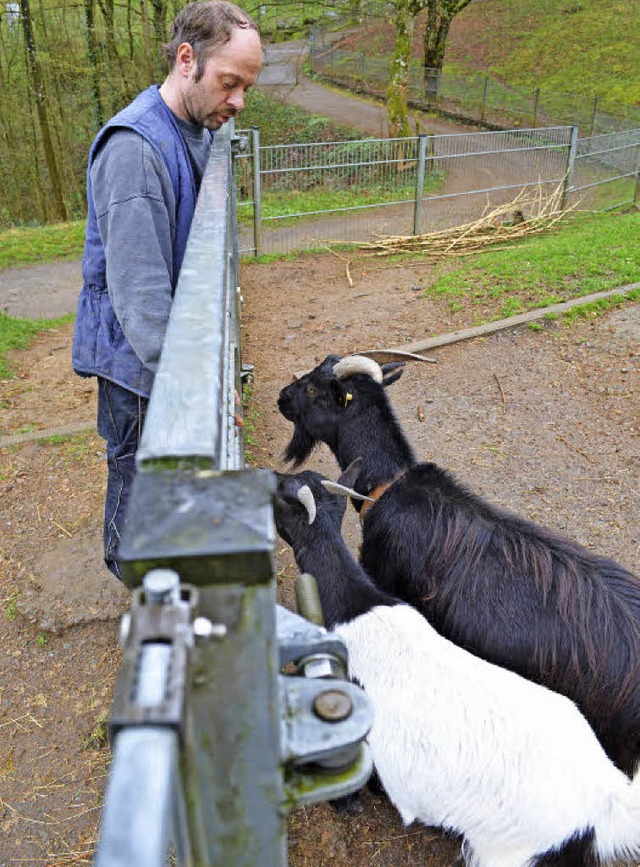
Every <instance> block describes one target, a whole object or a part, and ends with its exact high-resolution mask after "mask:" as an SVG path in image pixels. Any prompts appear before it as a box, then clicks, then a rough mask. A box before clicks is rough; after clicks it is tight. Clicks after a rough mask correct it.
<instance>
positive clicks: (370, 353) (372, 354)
mask: <svg viewBox="0 0 640 867" xmlns="http://www.w3.org/2000/svg"><path fill="white" fill-rule="evenodd" d="M358 355H364V356H366V357H367V358H372V359H373V360H374V361H377V362H378V364H384V363H385V362H387V361H427V362H429V364H437V361H436V359H435V358H428V357H427V356H426V355H416V353H415V352H404V351H403V350H402V349H364V350H363V351H362V352H359V353H358Z"/></svg>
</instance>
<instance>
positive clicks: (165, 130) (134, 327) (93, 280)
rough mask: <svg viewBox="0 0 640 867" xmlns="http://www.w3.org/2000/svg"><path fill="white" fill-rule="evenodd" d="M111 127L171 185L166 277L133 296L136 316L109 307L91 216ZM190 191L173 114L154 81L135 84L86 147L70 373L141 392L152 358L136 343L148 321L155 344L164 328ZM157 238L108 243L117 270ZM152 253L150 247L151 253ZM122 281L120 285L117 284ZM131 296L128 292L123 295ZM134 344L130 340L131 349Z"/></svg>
mask: <svg viewBox="0 0 640 867" xmlns="http://www.w3.org/2000/svg"><path fill="white" fill-rule="evenodd" d="M117 129H129V130H133V131H134V132H136V133H138V135H139V136H142V138H143V139H144V142H143V144H144V145H145V146H146V143H148V145H149V146H150V147H151V148H152V149H153V155H154V158H155V159H158V158H159V159H161V160H162V162H163V164H164V166H166V170H167V172H168V175H169V178H170V181H171V185H172V187H173V190H172V193H173V195H172V196H171V198H172V200H173V201H172V203H171V205H172V211H173V212H172V213H169V214H168V215H167V216H168V224H169V227H170V229H169V231H170V235H171V254H172V255H171V262H170V263H169V271H170V273H169V274H168V275H167V274H165V277H164V281H163V282H164V283H165V284H167V280H168V281H169V282H170V285H168V284H167V285H165V286H163V287H158V290H157V293H156V292H154V286H153V285H150V286H147V287H145V292H144V297H142V298H139V299H133V301H134V303H132V304H130V305H129V306H130V308H131V309H132V310H136V304H137V309H138V310H139V311H140V314H141V315H139V316H136V315H132V316H129V317H126V316H124V315H123V314H122V312H120V317H119V316H118V315H117V312H116V309H114V307H117V306H118V299H117V298H114V297H112V296H111V295H110V294H109V287H108V280H107V264H106V261H107V260H106V256H105V249H104V246H103V242H102V238H101V234H100V229H99V222H100V219H101V218H102V217H103V215H100V214H97V213H96V209H95V202H94V195H93V190H92V181H91V170H92V167H93V165H94V161H95V159H96V155H97V154H98V153H99V151H100V149H101V147H102V146H103V144H104V143H105V141H106V138H107V137H108V136H109V135H111V134H112V132H113V131H114V130H117ZM196 199H197V184H196V179H195V177H194V172H193V167H192V163H191V160H190V157H189V153H188V150H187V146H186V143H185V140H184V137H183V135H182V134H181V131H180V129H179V126H178V123H177V122H176V118H175V117H174V115H173V114H172V112H171V111H170V109H169V108H168V107H167V105H166V104H165V102H164V101H163V99H162V97H161V96H160V94H159V91H158V87H157V85H154V86H152V87H150V88H148V89H147V90H145V91H143V92H142V93H141V94H140V95H139V96H138V97H136V99H135V100H134V101H133V102H132V103H131V104H130V105H128V106H127V107H126V108H124V109H123V110H122V111H121V112H119V113H118V114H117V115H115V116H114V117H113V118H112V119H111V120H110V121H109V122H108V123H107V124H106V125H105V126H104V127H103V128H102V130H101V131H100V132H99V133H98V135H97V136H96V139H95V141H94V143H93V145H92V147H91V150H90V152H89V160H88V167H87V204H88V214H87V230H86V240H85V250H84V257H83V261H82V273H83V287H82V290H81V292H80V297H79V299H78V312H77V318H76V325H75V333H74V340H73V350H72V362H73V368H74V370H75V371H76V373H79V374H80V375H82V376H101V377H104V378H105V379H110V380H112V381H113V382H116V383H118V384H119V385H122V386H123V387H125V388H127V389H129V390H130V391H133V392H135V393H137V394H140V395H142V396H144V397H148V395H149V393H150V391H151V385H152V382H153V376H154V372H155V366H156V363H157V358H156V359H155V362H152V361H151V360H150V359H149V358H145V357H144V356H145V352H144V347H145V343H146V342H148V339H149V334H147V333H146V332H147V331H149V330H152V329H155V330H157V332H158V334H157V335H154V339H155V342H156V343H158V344H161V339H162V337H163V335H164V329H165V328H166V320H167V317H168V305H169V306H170V298H168V297H167V295H168V293H170V295H171V297H172V296H173V292H174V291H175V287H176V284H177V281H178V275H179V273H180V266H181V265H182V259H183V257H184V251H185V247H186V244H187V238H188V235H189V228H190V226H191V220H192V218H193V213H194V210H195V205H196ZM146 244H149V245H150V246H151V245H153V244H157V239H156V238H148V239H144V238H136V239H135V244H131V245H127V248H126V249H123V250H122V251H120V250H116V251H115V254H116V255H117V256H120V255H121V256H122V257H123V258H124V260H125V261H124V262H123V263H121V264H122V266H123V269H124V270H123V273H124V274H126V269H127V268H128V267H129V266H130V267H131V273H132V274H133V273H134V272H135V269H136V268H137V269H140V268H141V267H142V268H144V265H141V262H140V261H137V258H138V256H139V257H140V260H141V261H142V262H143V261H144V256H145V254H146V250H144V249H142V248H143V246H144V245H146ZM152 255H153V254H152ZM132 287H133V288H132V290H131V291H132V292H135V291H139V290H136V288H135V287H136V282H135V280H132ZM125 289H126V287H125ZM130 300H131V299H130ZM134 347H137V348H138V353H136V351H135V349H134Z"/></svg>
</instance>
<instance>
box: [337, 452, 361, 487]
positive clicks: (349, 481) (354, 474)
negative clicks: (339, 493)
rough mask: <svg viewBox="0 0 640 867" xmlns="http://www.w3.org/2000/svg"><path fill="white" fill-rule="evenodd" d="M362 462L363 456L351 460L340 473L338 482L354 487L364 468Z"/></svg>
mask: <svg viewBox="0 0 640 867" xmlns="http://www.w3.org/2000/svg"><path fill="white" fill-rule="evenodd" d="M362 463H363V460H362V458H361V457H360V458H356V459H355V460H353V461H351V463H350V464H349V466H348V467H347V468H346V469H345V470H343V472H342V473H341V474H340V478H339V479H338V484H339V485H344V487H345V488H353V486H354V485H355V483H356V480H357V478H358V476H359V475H360V472H361V470H362Z"/></svg>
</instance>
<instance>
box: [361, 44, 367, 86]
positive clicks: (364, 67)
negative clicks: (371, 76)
mask: <svg viewBox="0 0 640 867" xmlns="http://www.w3.org/2000/svg"><path fill="white" fill-rule="evenodd" d="M366 80H367V56H366V54H365V53H364V51H363V52H362V89H363V90H364V89H365V86H366Z"/></svg>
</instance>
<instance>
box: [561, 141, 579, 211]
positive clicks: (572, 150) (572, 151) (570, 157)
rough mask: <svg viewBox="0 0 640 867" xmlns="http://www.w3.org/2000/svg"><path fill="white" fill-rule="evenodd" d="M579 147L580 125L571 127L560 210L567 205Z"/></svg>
mask: <svg viewBox="0 0 640 867" xmlns="http://www.w3.org/2000/svg"><path fill="white" fill-rule="evenodd" d="M577 149H578V127H577V126H572V127H571V140H570V142H569V153H568V154H567V168H566V170H565V173H564V180H563V182H562V196H561V198H560V210H561V211H564V209H565V208H566V207H567V198H568V197H569V193H570V192H571V187H572V185H573V169H574V166H575V161H576V151H577Z"/></svg>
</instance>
